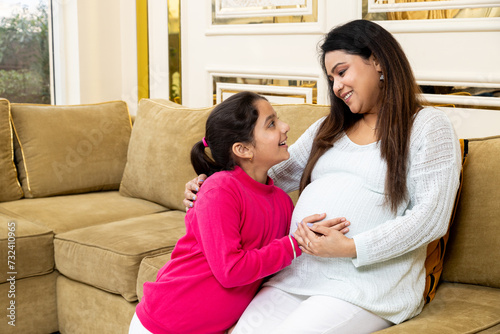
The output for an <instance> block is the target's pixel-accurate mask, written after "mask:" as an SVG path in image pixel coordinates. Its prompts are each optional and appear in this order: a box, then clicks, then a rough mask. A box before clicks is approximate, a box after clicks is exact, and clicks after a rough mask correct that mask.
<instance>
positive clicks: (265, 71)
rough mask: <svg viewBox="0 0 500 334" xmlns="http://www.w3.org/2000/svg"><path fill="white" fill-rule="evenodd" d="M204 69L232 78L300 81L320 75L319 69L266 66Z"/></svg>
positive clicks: (215, 75)
mask: <svg viewBox="0 0 500 334" xmlns="http://www.w3.org/2000/svg"><path fill="white" fill-rule="evenodd" d="M206 71H207V72H208V74H209V76H210V80H212V79H213V77H219V76H220V77H233V78H240V77H245V78H260V79H279V80H301V81H318V80H319V79H320V77H321V75H322V73H321V71H320V70H319V69H313V70H310V69H303V70H300V69H296V70H292V71H290V70H285V69H283V68H266V67H253V68H246V67H227V66H225V67H223V66H207V67H206Z"/></svg>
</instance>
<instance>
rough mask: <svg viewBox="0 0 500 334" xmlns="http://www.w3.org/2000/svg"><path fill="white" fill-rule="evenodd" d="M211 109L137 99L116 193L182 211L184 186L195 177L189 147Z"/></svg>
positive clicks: (199, 134) (202, 132)
mask: <svg viewBox="0 0 500 334" xmlns="http://www.w3.org/2000/svg"><path fill="white" fill-rule="evenodd" d="M211 110H212V107H209V108H203V109H187V108H177V107H174V106H171V105H166V104H163V103H160V102H158V101H153V100H149V99H143V100H141V101H140V103H139V107H138V110H137V117H136V120H135V123H134V128H133V130H132V136H131V138H130V144H129V148H128V155H127V164H126V166H125V171H124V173H123V179H122V182H121V186H120V193H121V194H122V195H125V196H131V197H138V198H143V199H146V200H149V201H153V202H155V203H159V204H162V205H164V206H166V207H167V208H170V209H177V210H184V209H185V208H184V205H183V204H182V200H183V198H184V197H183V195H182V194H183V193H184V186H185V184H186V182H187V181H188V180H191V179H192V178H194V177H195V176H196V173H195V172H194V169H193V168H192V167H191V160H190V152H191V148H192V147H193V145H194V144H195V143H196V142H197V141H199V140H201V138H202V137H203V135H204V133H205V122H206V119H207V117H208V115H209V113H210V111H211Z"/></svg>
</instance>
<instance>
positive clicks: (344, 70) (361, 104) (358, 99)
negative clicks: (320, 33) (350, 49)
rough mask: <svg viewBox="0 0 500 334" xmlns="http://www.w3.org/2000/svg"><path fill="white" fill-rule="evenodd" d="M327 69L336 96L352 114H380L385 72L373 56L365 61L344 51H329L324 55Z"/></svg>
mask: <svg viewBox="0 0 500 334" xmlns="http://www.w3.org/2000/svg"><path fill="white" fill-rule="evenodd" d="M325 67H326V73H327V75H328V79H329V80H331V81H333V93H334V94H335V96H337V97H338V98H340V99H342V100H343V101H344V103H345V104H347V106H348V107H349V109H350V110H351V112H352V113H358V114H365V113H375V114H377V113H378V111H379V109H380V101H381V97H380V96H381V94H380V93H381V84H380V75H381V73H382V69H381V67H380V65H379V63H378V62H377V60H376V59H375V57H374V56H373V55H372V56H370V58H369V59H364V58H362V57H361V56H358V55H352V54H348V53H346V52H344V51H342V50H335V51H330V52H327V53H326V54H325Z"/></svg>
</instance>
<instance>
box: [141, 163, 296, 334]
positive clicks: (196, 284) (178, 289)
mask: <svg viewBox="0 0 500 334" xmlns="http://www.w3.org/2000/svg"><path fill="white" fill-rule="evenodd" d="M292 210H293V203H292V201H291V199H290V197H289V196H288V195H287V194H286V193H285V192H284V191H283V190H281V189H279V188H277V187H275V186H274V183H273V181H272V180H271V179H270V178H268V182H267V184H261V183H259V182H257V181H255V180H253V179H252V178H250V177H249V176H248V175H247V174H246V173H245V172H244V171H243V170H242V169H241V168H240V167H236V168H235V170H233V171H224V172H219V173H215V174H213V175H212V176H211V177H210V178H208V179H207V180H206V181H205V183H204V184H203V186H202V187H201V188H200V191H199V193H198V199H197V201H196V205H195V206H194V208H193V209H190V210H189V211H188V213H187V214H186V218H185V223H186V235H185V236H184V237H182V238H181V239H179V241H178V242H177V244H176V246H175V249H174V251H173V252H172V257H171V261H169V262H168V263H167V264H166V265H165V266H164V267H163V268H162V269H161V270H160V271H159V272H158V276H157V279H156V282H154V283H153V282H146V283H145V284H144V296H143V298H142V300H141V302H140V303H139V304H138V305H137V308H136V313H137V316H138V317H139V319H140V320H141V323H142V324H143V325H144V326H145V327H146V328H147V329H148V330H149V331H151V332H153V333H169V334H174V333H193V334H194V333H204V334H208V333H223V332H224V331H225V330H226V329H228V328H229V327H231V326H232V325H233V324H234V323H236V321H237V320H238V318H239V317H240V316H241V314H242V313H243V311H244V310H245V308H246V307H247V306H248V304H249V303H250V301H251V300H252V298H253V297H254V295H255V293H256V292H257V290H258V289H259V287H260V285H261V283H262V280H263V279H264V278H265V277H266V276H269V275H271V274H274V273H276V272H278V271H279V270H281V269H283V268H284V267H286V266H288V265H289V264H291V262H292V260H293V258H294V253H293V248H292V243H291V242H290V239H289V237H288V231H289V228H290V219H291V215H292ZM292 242H293V243H294V246H295V251H296V254H297V256H299V255H300V254H301V251H300V249H299V247H298V244H297V242H296V241H295V239H293V237H292Z"/></svg>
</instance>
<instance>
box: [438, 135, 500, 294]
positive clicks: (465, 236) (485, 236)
mask: <svg viewBox="0 0 500 334" xmlns="http://www.w3.org/2000/svg"><path fill="white" fill-rule="evenodd" d="M499 166H500V136H494V137H487V138H474V139H469V156H468V158H467V162H466V163H465V164H464V175H463V176H464V177H463V186H462V193H461V195H460V201H459V203H458V206H457V214H456V217H455V222H454V223H453V228H452V230H451V232H450V241H449V247H448V249H447V251H446V254H445V259H444V269H443V280H445V281H449V282H458V283H465V284H479V285H483V286H490V287H494V288H500V266H498V263H499V262H500V252H499V249H500V239H499V237H498V231H499V230H500V209H499V207H498V204H499V203H500V190H499V187H498V186H499V185H500V173H499V171H498V168H499Z"/></svg>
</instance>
